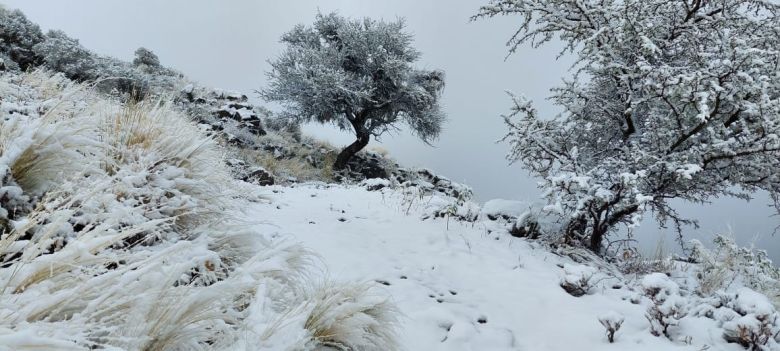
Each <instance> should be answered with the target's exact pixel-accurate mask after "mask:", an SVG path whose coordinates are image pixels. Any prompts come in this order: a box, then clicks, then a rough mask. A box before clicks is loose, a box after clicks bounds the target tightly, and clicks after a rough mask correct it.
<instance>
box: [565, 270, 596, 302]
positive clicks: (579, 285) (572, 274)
mask: <svg viewBox="0 0 780 351" xmlns="http://www.w3.org/2000/svg"><path fill="white" fill-rule="evenodd" d="M595 273H596V269H595V268H592V267H588V266H580V265H571V264H564V266H563V278H562V279H561V284H560V285H561V287H562V288H563V290H566V292H567V293H569V295H571V296H574V297H580V296H583V295H586V294H588V293H590V289H591V288H592V287H593V280H592V279H593V276H594V275H595Z"/></svg>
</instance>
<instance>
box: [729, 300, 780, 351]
mask: <svg viewBox="0 0 780 351" xmlns="http://www.w3.org/2000/svg"><path fill="white" fill-rule="evenodd" d="M728 306H729V307H731V308H732V309H733V310H734V311H736V312H737V313H738V314H739V315H738V316H737V317H736V318H734V319H732V320H730V321H728V322H726V323H724V324H723V330H724V333H723V337H724V338H725V339H726V340H727V341H728V342H733V343H738V344H740V345H742V346H744V347H745V348H746V349H749V350H754V351H759V350H768V349H769V348H768V347H769V346H774V347H777V346H778V343H777V342H778V339H777V338H778V335H780V324H778V322H780V321H778V317H780V316H779V315H778V313H777V311H776V310H775V308H774V306H772V304H771V303H770V302H769V300H768V299H767V297H766V296H764V295H762V294H759V293H757V292H755V291H753V290H751V289H749V288H741V289H740V290H739V291H737V293H736V297H735V298H734V299H733V300H731V301H730V303H729V304H728ZM772 349H774V348H772Z"/></svg>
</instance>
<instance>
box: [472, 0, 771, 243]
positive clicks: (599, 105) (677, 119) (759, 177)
mask: <svg viewBox="0 0 780 351" xmlns="http://www.w3.org/2000/svg"><path fill="white" fill-rule="evenodd" d="M779 6H780V5H777V4H776V3H772V2H768V1H755V0H725V1H677V0H650V1H638V0H631V1H618V0H607V1H595V0H585V1H581V0H552V1H548V0H493V1H491V2H490V3H489V5H487V6H484V7H482V8H481V10H480V12H479V13H478V14H477V16H475V18H481V17H493V16H498V15H515V16H520V18H521V25H520V28H519V29H518V31H517V32H516V33H515V34H514V35H513V36H512V37H511V39H510V40H509V42H508V45H509V47H510V52H515V51H516V50H517V48H518V47H519V46H520V45H522V44H525V43H530V44H532V45H534V46H538V45H541V44H543V43H545V42H547V41H550V40H552V39H553V38H559V39H560V40H561V41H563V43H564V45H565V49H564V52H571V53H572V54H573V55H574V56H575V57H576V59H577V64H576V65H575V68H574V75H575V76H574V79H572V80H570V81H566V82H564V84H563V85H562V86H560V87H558V88H556V89H554V90H553V96H552V97H551V98H552V101H553V102H554V103H555V104H557V105H558V106H561V107H562V108H563V113H562V114H561V115H559V116H558V117H555V118H548V117H545V116H538V115H537V111H536V110H535V109H534V108H533V106H532V104H531V102H530V101H528V100H526V99H524V98H521V97H513V102H514V105H513V107H512V110H511V111H510V113H509V114H508V115H506V116H505V117H504V118H505V121H506V124H507V126H508V129H509V132H508V133H507V135H506V137H505V138H504V140H505V141H506V142H508V143H509V144H510V146H511V151H510V153H509V155H508V158H509V160H510V161H512V162H520V163H522V164H523V165H524V166H525V167H526V168H527V169H529V170H530V171H531V173H532V174H534V175H536V176H537V177H539V178H540V179H541V180H542V184H543V185H542V187H543V188H544V189H545V192H544V194H545V197H546V200H547V202H548V205H549V206H547V209H548V210H549V211H550V212H556V213H558V214H560V215H561V216H562V217H563V222H564V223H565V228H566V229H565V233H564V234H565V239H566V240H567V241H568V242H570V243H583V244H584V245H587V246H589V247H590V248H591V249H592V250H594V251H597V252H598V251H601V250H602V242H603V239H604V236H606V235H608V234H609V233H610V232H611V231H613V230H614V229H615V228H616V227H617V226H618V225H619V224H624V225H627V226H635V225H637V224H638V223H639V220H640V219H641V215H642V214H643V213H645V212H647V211H651V212H652V213H653V214H655V216H656V217H657V218H658V219H659V220H660V222H661V223H662V224H665V223H667V221H671V222H672V223H673V224H675V225H676V226H677V227H678V229H679V226H680V225H683V224H695V222H694V221H691V220H686V219H684V218H681V217H680V216H678V214H677V213H676V212H675V211H674V209H673V208H672V207H671V206H670V204H669V200H670V199H684V200H688V201H693V202H705V201H707V200H709V199H711V198H713V197H717V196H723V195H727V196H737V197H740V198H745V199H747V198H749V197H750V194H751V193H752V192H754V191H757V190H765V191H768V192H770V193H771V194H772V196H773V197H774V198H775V199H777V198H778V197H779V196H780V137H779V135H780V118H779V117H778V116H780V73H779V72H780V70H778V69H777V67H778V65H780V51H778V48H780V36H778V35H777V33H776V28H778V27H780V17H778V14H779V13H780V7H779ZM628 24H630V25H628ZM564 52H562V54H563V53H564ZM585 78H587V79H585Z"/></svg>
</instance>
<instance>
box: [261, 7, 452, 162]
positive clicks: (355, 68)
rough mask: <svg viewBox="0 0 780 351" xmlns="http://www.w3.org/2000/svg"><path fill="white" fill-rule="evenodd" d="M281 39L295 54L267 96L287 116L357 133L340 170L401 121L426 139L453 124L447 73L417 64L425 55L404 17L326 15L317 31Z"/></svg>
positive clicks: (280, 65)
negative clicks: (448, 116)
mask: <svg viewBox="0 0 780 351" xmlns="http://www.w3.org/2000/svg"><path fill="white" fill-rule="evenodd" d="M281 41H282V43H284V44H285V45H287V49H286V50H285V51H284V52H283V53H282V54H281V55H280V56H279V58H277V59H276V60H274V61H272V62H271V66H272V68H273V69H272V70H271V71H270V72H269V73H268V77H269V80H270V85H269V87H268V88H267V89H265V90H264V91H262V92H261V93H262V96H263V97H264V98H265V99H267V100H269V101H279V102H281V103H282V104H283V106H284V107H285V112H284V113H283V116H284V118H288V119H291V120H294V121H296V122H299V123H300V122H309V121H317V122H320V123H333V124H335V125H336V126H338V127H339V128H340V129H342V130H348V129H352V130H354V133H355V135H356V136H357V140H356V141H355V142H354V143H352V144H351V145H349V146H347V147H346V148H344V150H343V151H342V152H341V153H340V154H339V155H338V157H337V159H336V162H335V164H334V168H336V169H343V168H345V167H346V165H347V162H348V161H349V159H350V158H351V157H352V156H353V155H355V154H356V153H357V152H358V151H360V150H361V149H363V148H364V147H365V146H366V145H368V142H369V139H370V137H371V136H375V137H378V136H380V135H382V134H383V133H385V132H387V131H389V130H392V129H398V124H399V122H405V123H406V124H407V125H408V126H409V129H410V130H411V132H413V133H415V134H416V135H417V136H419V137H420V138H421V139H422V140H423V141H425V142H428V141H430V140H432V139H433V138H435V137H437V136H438V134H439V131H440V130H441V124H442V123H443V121H444V119H445V117H444V114H443V113H442V111H441V109H440V107H439V96H440V94H441V91H442V89H443V88H444V73H443V72H441V71H436V70H433V71H428V70H419V69H415V68H414V67H412V64H413V63H414V62H415V61H417V59H418V58H419V57H420V53H419V52H418V51H417V50H415V49H414V48H413V47H412V35H411V34H409V33H408V32H406V31H404V21H403V20H401V19H399V20H397V21H395V22H390V23H387V22H382V21H375V20H372V19H368V18H365V19H362V20H352V19H347V18H344V17H342V16H339V15H337V14H335V13H332V14H328V15H322V14H318V15H317V18H316V20H315V22H314V24H313V25H312V26H310V27H307V26H303V25H298V26H296V27H295V28H294V29H293V30H291V31H290V32H288V33H286V34H284V35H283V36H282V39H281Z"/></svg>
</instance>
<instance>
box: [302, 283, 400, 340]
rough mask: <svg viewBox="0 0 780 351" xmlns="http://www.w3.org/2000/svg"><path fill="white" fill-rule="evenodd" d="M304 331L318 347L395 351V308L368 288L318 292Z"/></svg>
mask: <svg viewBox="0 0 780 351" xmlns="http://www.w3.org/2000/svg"><path fill="white" fill-rule="evenodd" d="M311 302H312V303H313V304H314V307H313V308H312V310H311V311H310V312H309V314H308V318H307V319H306V324H305V327H306V329H307V330H309V331H310V332H311V333H312V335H313V338H314V340H315V342H316V343H317V344H318V345H320V346H330V347H334V348H336V349H339V350H366V351H383V350H395V349H397V347H398V345H397V344H396V342H395V326H396V324H397V323H398V320H397V314H398V312H397V311H396V310H395V307H394V306H393V305H392V304H391V303H390V302H389V301H388V300H387V297H384V296H382V295H379V294H377V293H376V292H375V291H373V289H372V288H371V286H370V285H368V284H346V285H341V286H329V287H323V288H320V289H319V290H318V291H317V292H316V293H315V295H314V296H312V299H311Z"/></svg>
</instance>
